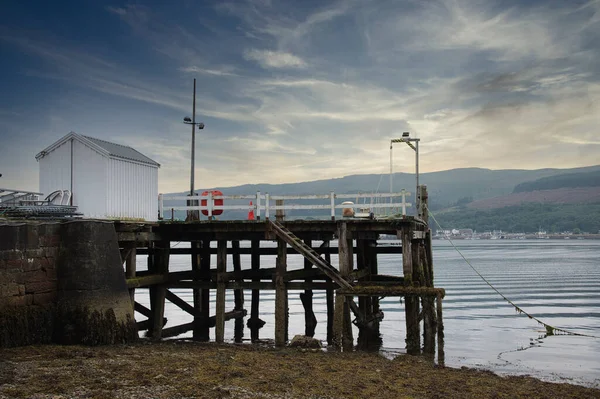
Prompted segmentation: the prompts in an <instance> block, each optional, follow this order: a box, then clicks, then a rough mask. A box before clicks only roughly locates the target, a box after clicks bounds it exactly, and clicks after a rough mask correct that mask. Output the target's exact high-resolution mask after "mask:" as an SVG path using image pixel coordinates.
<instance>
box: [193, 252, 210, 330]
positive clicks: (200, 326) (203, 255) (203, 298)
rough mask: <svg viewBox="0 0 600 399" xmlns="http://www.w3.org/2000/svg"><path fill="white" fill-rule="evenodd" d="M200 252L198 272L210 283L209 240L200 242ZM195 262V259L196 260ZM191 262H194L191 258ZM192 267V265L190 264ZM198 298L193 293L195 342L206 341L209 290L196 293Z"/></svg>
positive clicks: (205, 289) (204, 289)
mask: <svg viewBox="0 0 600 399" xmlns="http://www.w3.org/2000/svg"><path fill="white" fill-rule="evenodd" d="M201 244H202V248H201V252H200V271H201V272H202V274H203V275H206V276H207V277H206V278H203V280H204V281H206V282H210V240H204V241H202V243H201ZM196 261H197V259H196ZM192 262H194V260H193V258H192ZM192 265H194V263H192ZM198 294H199V295H198V297H196V294H195V293H194V309H195V311H196V313H195V316H194V329H193V338H194V339H195V340H197V341H204V342H206V341H208V340H209V339H210V335H209V331H210V328H209V317H210V289H208V288H203V289H200V290H199V292H198Z"/></svg>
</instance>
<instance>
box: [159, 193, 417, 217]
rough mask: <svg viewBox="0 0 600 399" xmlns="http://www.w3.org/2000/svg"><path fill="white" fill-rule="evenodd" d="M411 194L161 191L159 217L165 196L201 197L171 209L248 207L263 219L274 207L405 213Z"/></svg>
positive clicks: (172, 198) (333, 215)
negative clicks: (338, 201)
mask: <svg viewBox="0 0 600 399" xmlns="http://www.w3.org/2000/svg"><path fill="white" fill-rule="evenodd" d="M409 195H411V193H410V192H408V191H406V190H401V191H400V192H396V193H377V194H366V193H357V194H335V193H334V192H333V191H332V192H330V193H329V194H307V195H269V193H264V194H262V193H261V192H260V191H257V192H256V195H213V194H212V192H209V193H208V195H203V196H197V195H196V196H189V195H187V196H182V195H164V194H159V196H158V202H159V207H158V209H159V218H161V219H162V218H163V217H164V209H165V206H164V201H165V200H185V201H190V200H193V201H197V202H198V205H192V206H190V205H188V206H169V207H168V208H167V209H168V210H173V211H176V210H177V211H203V210H204V211H207V212H208V216H209V217H212V216H213V213H214V211H216V210H246V211H251V210H252V211H254V212H255V214H256V218H257V220H260V217H261V215H262V214H263V211H264V216H265V218H267V219H268V218H269V217H270V214H271V211H278V210H297V209H306V210H308V209H330V210H331V218H332V219H335V210H336V209H344V208H353V209H360V208H365V207H368V208H371V209H386V208H387V209H390V208H398V209H402V215H406V207H409V206H412V204H411V203H409V202H406V197H407V196H409ZM394 197H400V198H401V199H402V201H401V202H390V203H383V202H381V203H371V204H336V203H335V200H336V199H355V198H371V199H372V200H373V199H375V198H377V199H384V198H390V199H391V198H394ZM242 199H245V200H254V201H255V202H254V204H252V205H245V204H239V205H215V203H214V202H215V200H224V201H225V200H242ZM323 199H328V200H329V203H328V204H289V203H288V204H285V203H284V204H283V205H271V203H270V202H271V201H272V200H275V201H277V200H284V201H285V200H323ZM201 201H206V205H202V202H201ZM371 202H372V201H371Z"/></svg>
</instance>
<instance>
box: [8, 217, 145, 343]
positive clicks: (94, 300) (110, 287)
mask: <svg viewBox="0 0 600 399" xmlns="http://www.w3.org/2000/svg"><path fill="white" fill-rule="evenodd" d="M136 338H137V330H136V327H135V320H134V318H133V306H132V303H131V299H130V297H129V292H128V290H127V286H126V283H125V275H124V273H123V265H122V263H121V257H120V253H119V246H118V242H117V235H116V233H115V230H114V225H113V224H112V223H107V222H100V221H86V220H80V221H68V222H63V223H38V222H21V223H11V224H2V225H0V347H10V346H20V345H28V344H38V343H50V342H53V343H62V344H89V345H99V344H114V343H122V342H128V341H131V340H134V339H136Z"/></svg>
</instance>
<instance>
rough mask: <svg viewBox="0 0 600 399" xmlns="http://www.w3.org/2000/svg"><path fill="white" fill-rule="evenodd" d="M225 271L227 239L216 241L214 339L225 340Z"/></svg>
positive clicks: (220, 341) (218, 341) (219, 341)
mask: <svg viewBox="0 0 600 399" xmlns="http://www.w3.org/2000/svg"><path fill="white" fill-rule="evenodd" d="M226 271H227V241H225V240H218V241H217V299H216V301H217V304H216V311H215V312H216V323H217V324H216V326H215V341H217V343H222V342H224V341H225V272H226Z"/></svg>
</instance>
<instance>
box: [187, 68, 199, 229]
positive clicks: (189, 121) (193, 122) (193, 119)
mask: <svg viewBox="0 0 600 399" xmlns="http://www.w3.org/2000/svg"><path fill="white" fill-rule="evenodd" d="M183 123H185V124H186V125H192V165H191V173H190V196H194V169H195V161H196V126H198V129H204V123H202V122H196V79H194V100H193V106H192V117H191V118H190V117H189V116H186V117H185V118H183ZM194 202H195V201H192V203H188V206H189V205H195V204H194ZM188 217H190V218H191V213H190V212H188Z"/></svg>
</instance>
